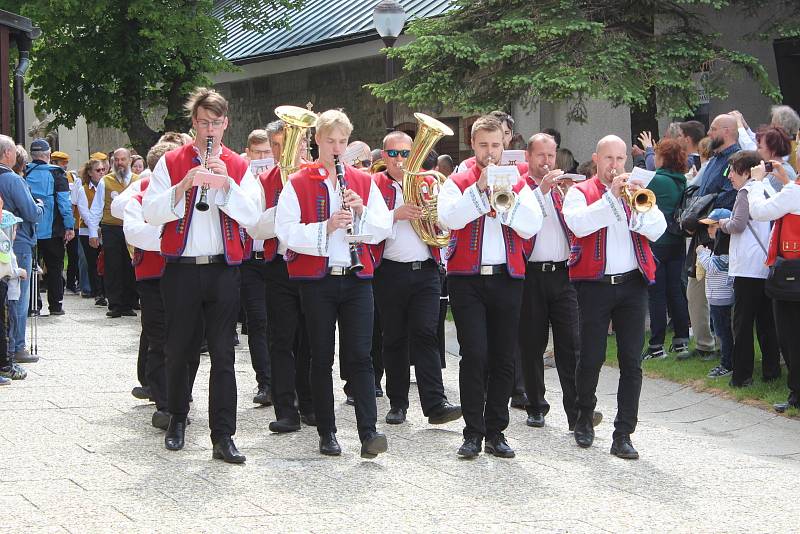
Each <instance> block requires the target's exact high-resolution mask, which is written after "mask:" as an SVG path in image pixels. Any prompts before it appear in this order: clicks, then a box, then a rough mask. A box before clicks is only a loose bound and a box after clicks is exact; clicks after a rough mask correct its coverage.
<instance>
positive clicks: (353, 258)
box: [333, 156, 364, 273]
mask: <svg viewBox="0 0 800 534" xmlns="http://www.w3.org/2000/svg"><path fill="white" fill-rule="evenodd" d="M333 165H334V167H335V168H336V180H337V181H338V182H339V194H340V195H341V199H342V209H343V210H347V211H349V212H350V214H351V215H352V214H353V210H352V209H350V206H348V205H347V204H345V202H344V190H345V188H346V187H347V184H346V183H345V181H344V164H343V163H342V162H341V161H339V156H333ZM346 230H347V235H348V236H352V235H353V223H352V222H351V223H350V224H348V225H347V229H346ZM363 268H364V264H363V263H361V258H359V257H358V246H357V245H356V244H355V243H350V270H351V271H353V272H355V273H357V272H359V271H360V270H361V269H363Z"/></svg>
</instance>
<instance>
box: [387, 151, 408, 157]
mask: <svg viewBox="0 0 800 534" xmlns="http://www.w3.org/2000/svg"><path fill="white" fill-rule="evenodd" d="M410 154H411V151H410V150H387V151H386V155H387V156H389V157H390V158H396V157H397V156H403V157H404V158H407V157H408V156H409V155H410Z"/></svg>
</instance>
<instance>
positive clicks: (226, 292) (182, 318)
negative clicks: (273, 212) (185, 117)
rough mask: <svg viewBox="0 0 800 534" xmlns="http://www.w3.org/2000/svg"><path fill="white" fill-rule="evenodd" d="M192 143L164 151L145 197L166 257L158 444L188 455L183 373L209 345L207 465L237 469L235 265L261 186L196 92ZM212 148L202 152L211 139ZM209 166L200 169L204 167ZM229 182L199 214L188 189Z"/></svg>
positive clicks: (207, 94) (219, 116)
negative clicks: (165, 415)
mask: <svg viewBox="0 0 800 534" xmlns="http://www.w3.org/2000/svg"><path fill="white" fill-rule="evenodd" d="M186 109H187V111H188V112H190V113H191V119H192V126H193V127H194V129H195V131H196V132H197V138H196V140H195V143H194V144H187V145H184V146H182V147H181V148H178V149H176V150H173V151H171V152H168V153H167V154H166V155H164V157H163V158H161V159H160V160H159V162H158V164H157V165H156V168H155V169H154V170H153V175H152V179H151V181H150V185H149V187H148V189H147V192H146V194H145V196H144V202H143V207H144V215H145V219H146V220H147V222H148V223H150V224H152V225H155V226H160V225H164V229H163V233H162V238H161V253H162V255H163V256H165V257H166V258H167V265H166V267H165V269H164V276H163V277H162V280H163V283H162V284H161V291H162V297H163V299H164V311H165V316H166V323H167V337H166V343H165V345H164V353H165V354H166V357H167V388H168V403H169V411H170V413H171V418H170V423H169V427H168V428H167V433H166V436H165V438H164V444H165V446H166V448H167V449H169V450H179V449H182V448H183V446H184V433H185V430H186V414H187V413H188V412H189V392H188V391H187V387H188V384H187V380H186V368H187V361H188V359H189V358H190V357H191V356H192V355H194V354H197V352H198V351H199V350H200V345H201V343H202V341H203V339H202V331H203V328H205V336H206V339H207V340H208V347H209V352H210V355H211V380H210V385H209V410H208V411H209V426H210V428H211V441H212V442H213V444H214V451H213V457H214V458H216V459H222V460H224V461H226V462H231V463H242V462H244V461H245V456H244V455H243V454H241V453H240V452H239V451H238V450H237V448H236V445H235V444H234V443H233V439H232V436H233V435H234V434H235V433H236V375H235V374H234V359H235V354H234V345H233V343H234V339H233V335H234V331H235V326H236V318H237V315H238V313H239V283H240V275H239V269H238V267H237V266H238V265H239V264H240V263H241V262H242V257H243V254H244V251H243V247H242V240H241V236H240V234H239V226H240V225H241V226H245V227H246V226H252V225H254V224H255V223H256V221H257V220H258V216H259V212H258V207H257V204H256V202H255V201H254V199H257V198H258V195H259V194H260V191H259V187H258V183H257V182H256V180H255V178H253V175H252V174H251V173H250V169H249V167H248V164H247V162H246V161H245V160H244V159H242V158H241V157H240V156H238V155H237V154H235V153H233V152H231V151H230V150H229V149H228V148H227V147H225V146H223V145H222V144H221V140H222V136H223V134H224V133H225V129H226V128H227V127H228V117H227V113H228V102H227V101H226V100H225V98H224V97H223V96H222V95H220V94H219V93H217V92H216V91H214V90H212V89H206V88H200V89H197V90H196V91H195V92H194V93H193V94H192V95H191V97H190V98H189V100H188V102H187V103H186ZM209 137H210V138H211V139H212V145H211V150H210V151H208V152H209V153H208V154H207V153H206V147H205V146H204V145H205V144H206V142H207V138H209ZM203 165H205V168H204V166H203ZM206 169H207V170H208V171H210V172H212V173H214V174H217V175H222V176H225V180H224V183H223V186H222V187H221V188H215V189H213V190H210V191H208V194H207V198H208V209H207V210H206V211H200V210H197V209H196V208H195V202H196V200H197V197H198V196H199V197H200V198H202V197H203V195H201V193H200V191H199V189H201V188H200V187H196V186H194V185H193V183H194V179H195V175H196V174H197V173H198V172H202V171H206Z"/></svg>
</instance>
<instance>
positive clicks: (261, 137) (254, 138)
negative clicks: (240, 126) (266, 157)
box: [247, 128, 269, 148]
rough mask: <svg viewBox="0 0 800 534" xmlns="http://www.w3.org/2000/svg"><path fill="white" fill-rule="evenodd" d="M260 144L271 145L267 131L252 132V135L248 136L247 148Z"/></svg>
mask: <svg viewBox="0 0 800 534" xmlns="http://www.w3.org/2000/svg"><path fill="white" fill-rule="evenodd" d="M258 143H269V133H267V131H266V130H262V129H260V128H259V129H257V130H253V131H252V132H250V135H248V136H247V148H250V147H251V146H253V145H255V144H258Z"/></svg>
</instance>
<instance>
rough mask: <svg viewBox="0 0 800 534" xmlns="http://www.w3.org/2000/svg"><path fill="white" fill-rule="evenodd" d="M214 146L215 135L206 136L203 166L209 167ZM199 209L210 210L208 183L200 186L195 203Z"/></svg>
mask: <svg viewBox="0 0 800 534" xmlns="http://www.w3.org/2000/svg"><path fill="white" fill-rule="evenodd" d="M213 146H214V137H213V136H210V135H209V136H208V137H206V159H205V160H204V161H203V166H204V167H205V168H206V169H208V158H210V157H211V149H212V147H213ZM195 208H197V211H208V184H203V185H202V186H200V198H199V199H198V200H197V204H195Z"/></svg>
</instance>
